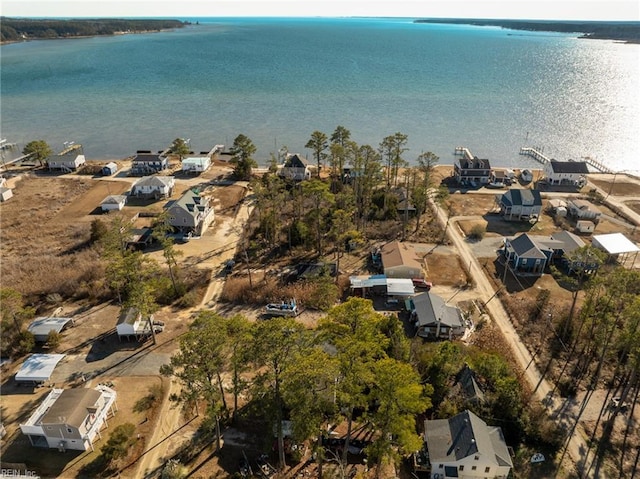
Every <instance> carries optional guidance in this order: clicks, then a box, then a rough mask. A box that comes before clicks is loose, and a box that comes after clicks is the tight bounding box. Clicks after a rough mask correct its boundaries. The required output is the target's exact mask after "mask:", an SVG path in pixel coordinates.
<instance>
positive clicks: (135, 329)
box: [116, 308, 153, 341]
mask: <svg viewBox="0 0 640 479" xmlns="http://www.w3.org/2000/svg"><path fill="white" fill-rule="evenodd" d="M151 320H152V321H153V316H151ZM116 331H117V333H118V339H120V341H122V338H126V339H127V340H129V339H130V338H131V337H134V338H135V339H136V340H141V339H144V338H146V337H148V336H149V335H150V334H151V328H150V327H149V318H143V317H142V314H140V311H138V310H137V309H136V308H127V309H125V310H124V311H123V312H122V313H121V314H120V317H119V318H118V324H117V325H116Z"/></svg>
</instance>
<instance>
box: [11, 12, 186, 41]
mask: <svg viewBox="0 0 640 479" xmlns="http://www.w3.org/2000/svg"><path fill="white" fill-rule="evenodd" d="M0 23H1V25H0V39H1V40H2V41H3V42H11V41H20V40H25V39H27V40H28V39H36V38H42V39H44V38H69V37H88V36H96V35H113V34H114V33H117V32H127V31H132V32H151V31H157V30H166V29H172V28H182V27H184V26H185V25H188V24H189V22H182V21H180V20H159V19H152V20H143V19H135V20H125V19H117V18H114V19H70V20H61V19H32V18H8V17H1V18H0Z"/></svg>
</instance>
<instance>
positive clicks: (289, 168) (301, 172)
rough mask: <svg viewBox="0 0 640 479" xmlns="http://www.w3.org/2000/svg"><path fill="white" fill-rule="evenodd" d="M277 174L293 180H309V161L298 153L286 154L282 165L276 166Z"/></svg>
mask: <svg viewBox="0 0 640 479" xmlns="http://www.w3.org/2000/svg"><path fill="white" fill-rule="evenodd" d="M278 176H280V177H282V178H286V179H289V180H294V181H302V180H310V179H311V170H310V169H309V163H308V162H307V160H305V159H304V158H301V157H300V155H298V154H288V155H287V157H286V159H285V161H284V163H283V165H282V166H281V167H280V168H278Z"/></svg>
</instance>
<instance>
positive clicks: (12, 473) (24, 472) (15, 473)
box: [0, 468, 40, 479]
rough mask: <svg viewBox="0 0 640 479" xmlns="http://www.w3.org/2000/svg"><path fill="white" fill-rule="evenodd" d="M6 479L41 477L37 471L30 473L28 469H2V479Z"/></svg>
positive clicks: (0, 472) (0, 474) (0, 470)
mask: <svg viewBox="0 0 640 479" xmlns="http://www.w3.org/2000/svg"><path fill="white" fill-rule="evenodd" d="M5 477H31V478H36V479H38V478H39V477H40V476H38V474H36V471H29V470H28V469H5V468H2V469H0V478H2V479H4V478H5Z"/></svg>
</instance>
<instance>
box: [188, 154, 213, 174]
mask: <svg viewBox="0 0 640 479" xmlns="http://www.w3.org/2000/svg"><path fill="white" fill-rule="evenodd" d="M210 166H211V158H210V157H209V156H190V157H187V158H185V159H183V160H182V171H183V172H185V173H202V172H203V171H207V170H208V169H209V167H210Z"/></svg>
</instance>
